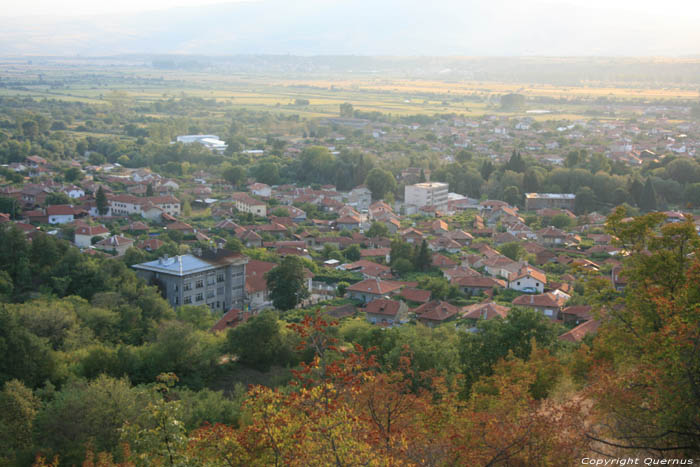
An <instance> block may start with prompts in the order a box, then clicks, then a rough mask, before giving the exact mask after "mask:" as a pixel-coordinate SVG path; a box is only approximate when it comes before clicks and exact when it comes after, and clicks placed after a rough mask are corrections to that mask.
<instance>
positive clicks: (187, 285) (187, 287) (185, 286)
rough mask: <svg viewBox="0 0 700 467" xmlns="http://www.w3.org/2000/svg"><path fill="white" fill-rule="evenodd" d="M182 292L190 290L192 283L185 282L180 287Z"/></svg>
mask: <svg viewBox="0 0 700 467" xmlns="http://www.w3.org/2000/svg"><path fill="white" fill-rule="evenodd" d="M182 290H184V291H188V290H192V282H185V283H184V285H183V287H182Z"/></svg>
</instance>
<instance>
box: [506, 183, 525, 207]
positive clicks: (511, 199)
mask: <svg viewBox="0 0 700 467" xmlns="http://www.w3.org/2000/svg"><path fill="white" fill-rule="evenodd" d="M503 201H505V202H506V203H508V204H510V205H511V206H519V205H520V204H522V195H521V194H520V190H519V189H518V187H517V186H513V185H511V186H509V187H506V189H505V190H503Z"/></svg>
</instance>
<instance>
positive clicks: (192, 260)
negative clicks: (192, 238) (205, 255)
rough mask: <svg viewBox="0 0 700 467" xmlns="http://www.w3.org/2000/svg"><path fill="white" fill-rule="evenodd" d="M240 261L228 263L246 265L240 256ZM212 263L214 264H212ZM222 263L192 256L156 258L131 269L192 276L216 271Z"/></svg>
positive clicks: (244, 259)
mask: <svg viewBox="0 0 700 467" xmlns="http://www.w3.org/2000/svg"><path fill="white" fill-rule="evenodd" d="M235 259H239V260H240V261H235V260H234V261H230V264H233V263H240V264H245V263H247V258H245V257H244V256H241V257H239V258H235ZM212 263H214V264H212ZM225 265H226V264H225V263H224V262H213V261H212V262H209V261H205V260H203V259H201V258H198V257H196V256H194V255H179V256H175V257H172V258H158V259H157V260H155V261H149V262H147V263H141V264H134V265H133V266H132V267H133V268H134V269H143V270H146V271H154V272H161V273H163V274H170V275H173V276H185V275H188V274H194V273H197V272H203V271H209V270H214V269H218V268H219V267H221V266H225Z"/></svg>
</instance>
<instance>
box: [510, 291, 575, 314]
mask: <svg viewBox="0 0 700 467" xmlns="http://www.w3.org/2000/svg"><path fill="white" fill-rule="evenodd" d="M567 300H568V296H567V295H566V294H562V293H556V292H547V293H543V294H540V295H521V296H519V297H516V298H515V300H513V305H514V306H522V307H527V308H532V309H534V310H536V311H539V312H541V313H542V314H544V315H545V316H547V317H548V318H550V319H553V320H554V319H557V318H558V317H559V313H560V312H561V309H562V308H563V307H564V304H565V303H566V301H567Z"/></svg>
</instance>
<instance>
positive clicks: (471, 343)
mask: <svg viewBox="0 0 700 467" xmlns="http://www.w3.org/2000/svg"><path fill="white" fill-rule="evenodd" d="M477 328H478V329H479V332H473V333H472V332H468V333H464V335H463V336H462V339H461V342H460V360H461V363H462V370H463V373H464V377H465V378H464V383H465V391H466V393H467V394H468V393H469V392H470V391H471V385H472V384H473V383H474V382H475V381H476V380H477V379H479V377H481V376H484V375H489V374H491V371H492V368H493V365H494V364H495V363H496V362H498V361H499V360H500V359H502V358H505V357H506V356H507V355H508V353H509V352H513V355H514V356H515V357H517V358H521V359H527V358H528V357H529V356H530V351H531V349H532V344H533V341H534V342H536V343H537V346H538V347H540V348H548V349H553V348H556V347H557V346H558V341H557V336H558V335H559V334H561V332H560V331H561V329H560V328H559V327H557V326H556V325H555V324H554V323H552V322H551V320H550V319H549V318H547V317H545V316H544V315H543V314H542V313H539V312H537V311H533V310H530V309H520V308H513V309H512V310H510V312H509V313H508V317H507V318H506V319H505V320H503V319H500V318H497V319H493V320H482V321H479V322H478V323H477Z"/></svg>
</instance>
